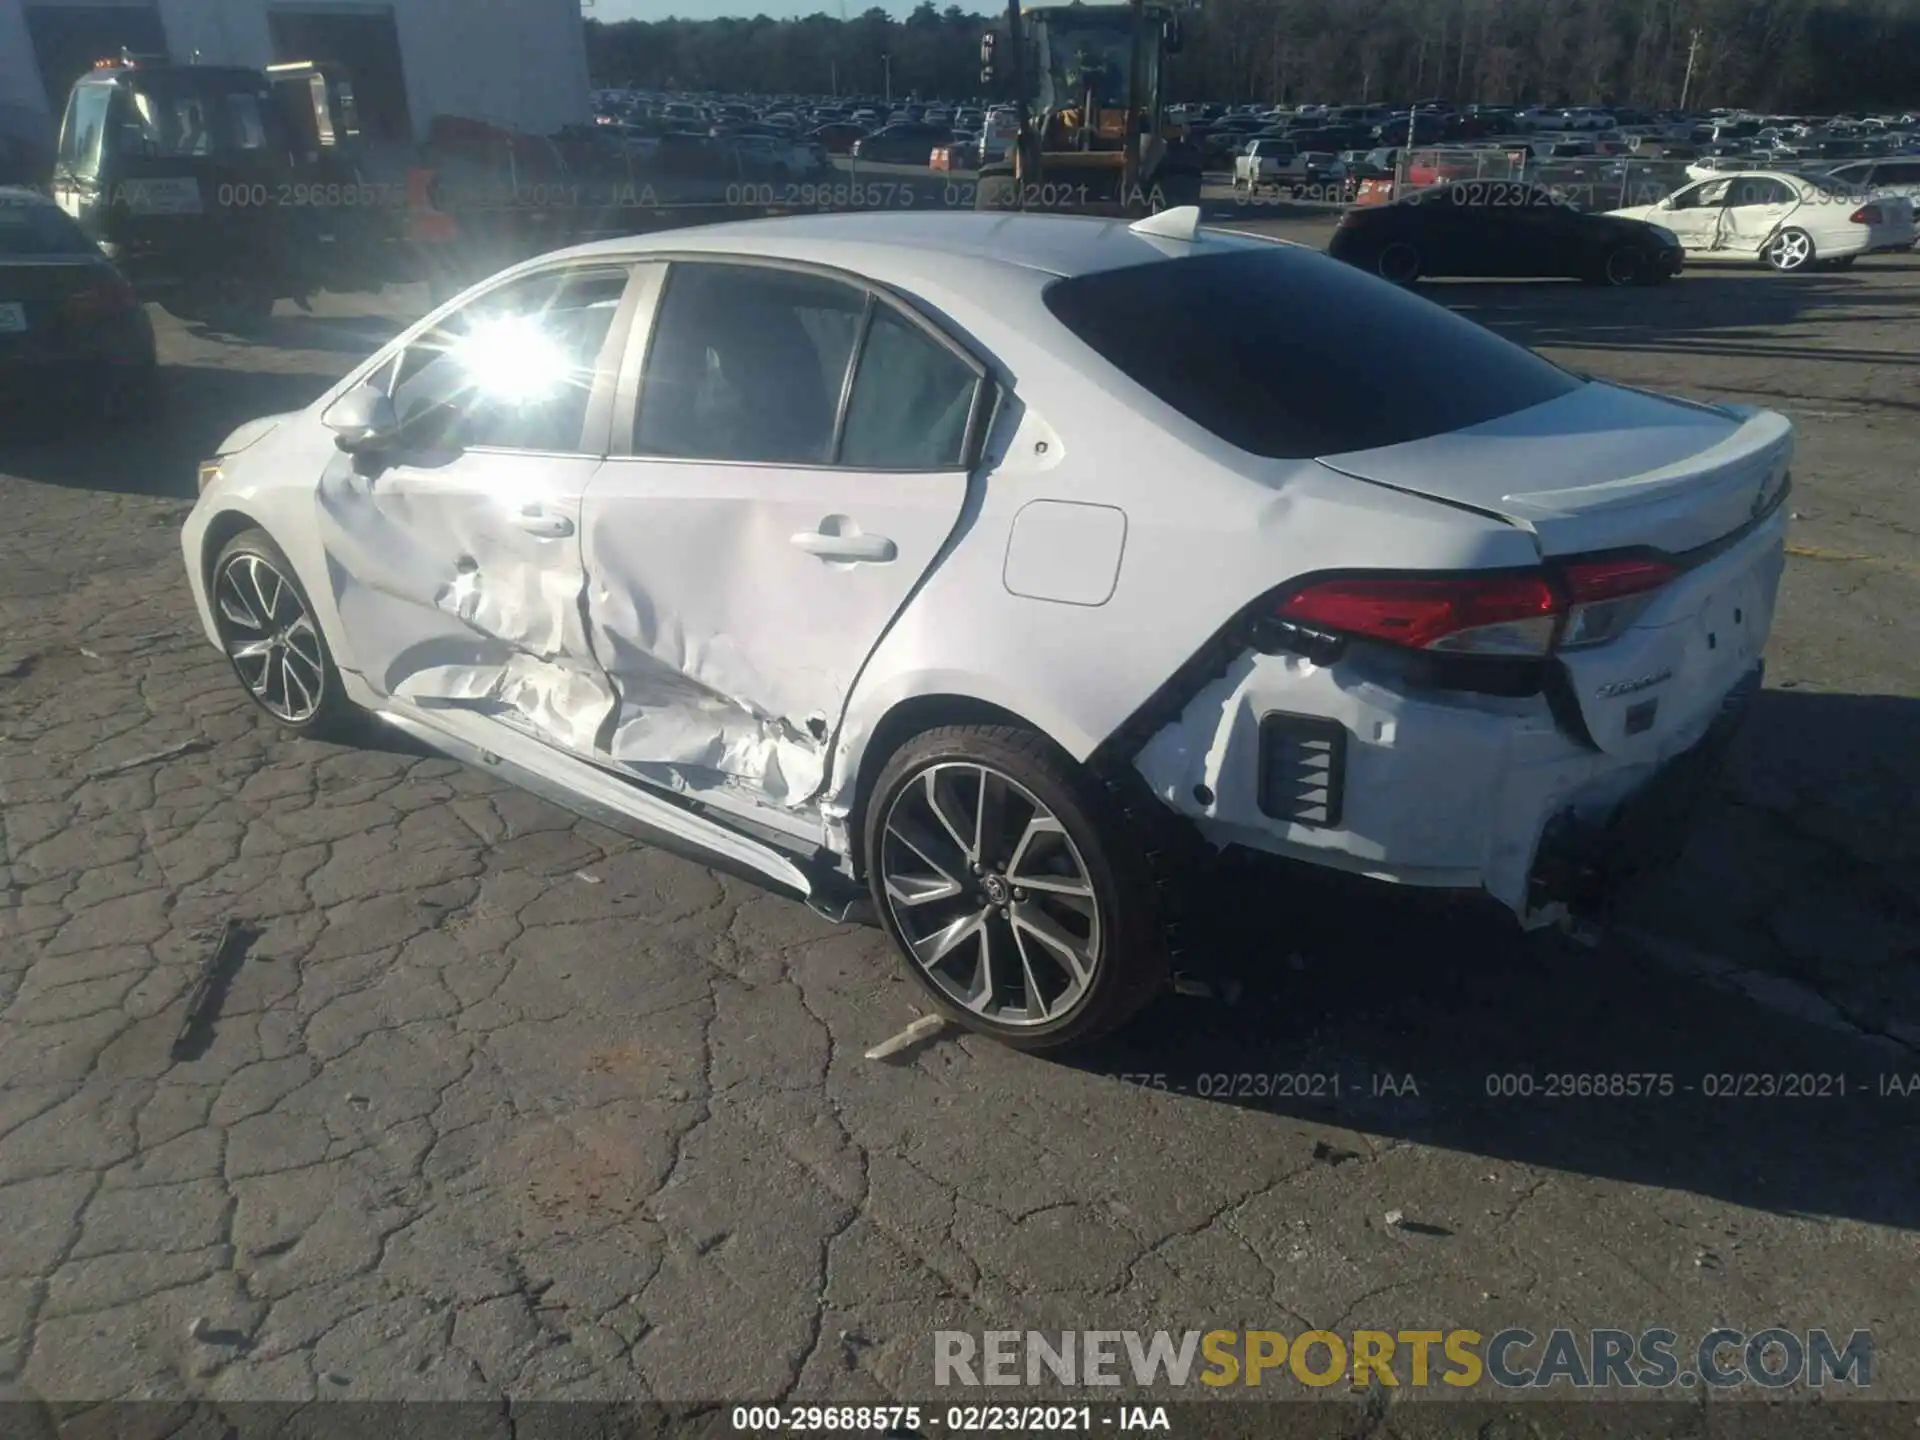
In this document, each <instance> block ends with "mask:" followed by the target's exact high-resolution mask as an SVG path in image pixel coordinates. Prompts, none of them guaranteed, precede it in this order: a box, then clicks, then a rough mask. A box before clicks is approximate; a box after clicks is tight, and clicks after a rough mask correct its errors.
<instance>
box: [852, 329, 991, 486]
mask: <svg viewBox="0 0 1920 1440" xmlns="http://www.w3.org/2000/svg"><path fill="white" fill-rule="evenodd" d="M978 383H979V382H978V378H977V377H976V376H975V375H974V372H973V367H972V366H970V365H968V364H967V363H966V362H965V361H964V360H962V359H961V358H960V357H959V356H958V355H955V354H954V353H953V352H952V351H951V350H949V349H947V347H946V346H944V345H942V344H940V343H939V342H938V341H935V340H933V339H932V338H930V337H929V336H927V335H925V334H923V333H922V332H921V331H920V330H919V329H918V328H917V327H915V326H914V325H913V324H911V323H910V322H908V321H906V320H904V319H902V318H901V317H900V316H899V315H897V314H895V313H894V312H893V310H892V309H890V308H889V307H887V306H884V305H882V306H880V307H878V308H877V309H875V311H874V312H873V324H872V326H871V328H869V329H868V331H867V343H866V346H865V348H864V349H862V351H861V353H860V368H859V369H858V370H857V371H855V372H854V378H853V395H852V399H851V401H850V402H849V404H848V406H847V422H846V433H845V434H844V435H843V436H842V438H841V441H840V463H841V464H842V465H843V466H847V467H849V468H851V469H855V470H950V469H958V468H960V466H961V465H962V464H963V463H964V461H963V456H964V454H965V451H966V445H967V417H968V416H970V415H971V414H972V413H973V396H974V391H975V389H976V388H977V386H978Z"/></svg>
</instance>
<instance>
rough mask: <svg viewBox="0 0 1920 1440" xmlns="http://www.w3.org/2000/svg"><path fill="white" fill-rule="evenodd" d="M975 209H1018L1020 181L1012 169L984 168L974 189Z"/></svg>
mask: <svg viewBox="0 0 1920 1440" xmlns="http://www.w3.org/2000/svg"><path fill="white" fill-rule="evenodd" d="M973 208H974V209H975V210H999V211H1008V210H1018V209H1019V208H1020V182H1019V181H1018V180H1016V179H1015V178H1014V174H1013V171H1011V170H982V171H981V172H980V180H979V183H978V184H976V185H975V186H974V189H973Z"/></svg>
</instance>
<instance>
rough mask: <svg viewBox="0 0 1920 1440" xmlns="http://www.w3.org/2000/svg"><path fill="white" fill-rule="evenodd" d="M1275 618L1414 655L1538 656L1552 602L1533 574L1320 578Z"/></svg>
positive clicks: (1548, 637)
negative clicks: (1441, 652) (1428, 652)
mask: <svg viewBox="0 0 1920 1440" xmlns="http://www.w3.org/2000/svg"><path fill="white" fill-rule="evenodd" d="M1277 613H1278V615H1279V617H1280V618H1281V619H1282V620H1288V621H1292V622H1293V623H1295V624H1297V625H1304V626H1307V627H1309V628H1310V629H1315V630H1328V631H1332V632H1334V633H1336V634H1340V635H1352V636H1357V637H1359V638H1362V639H1367V640H1379V641H1384V642H1385V643H1386V644H1389V645H1400V646H1405V647H1407V648H1409V649H1414V650H1447V651H1458V652H1464V653H1469V654H1482V655H1545V654H1546V653H1547V652H1548V650H1549V649H1551V648H1552V645H1553V635H1554V631H1555V629H1556V628H1557V627H1558V625H1559V621H1560V600H1559V597H1558V596H1556V595H1555V594H1554V592H1553V588H1552V587H1551V586H1550V585H1549V584H1548V583H1547V579H1546V576H1544V575H1542V574H1541V573H1540V572H1538V571H1534V570H1523V571H1515V572H1513V573H1511V574H1504V575H1464V576H1452V575H1448V576H1434V577H1432V578H1424V577H1423V578H1420V579H1403V578H1387V577H1381V578H1377V579H1372V578H1356V579H1345V580H1323V581H1320V582H1319V583H1318V584H1314V585H1309V586H1307V587H1306V588H1305V589H1303V590H1297V591H1295V592H1294V593H1293V594H1292V595H1290V596H1289V597H1288V598H1287V599H1285V600H1283V601H1282V602H1281V603H1280V606H1279V610H1278V612H1277Z"/></svg>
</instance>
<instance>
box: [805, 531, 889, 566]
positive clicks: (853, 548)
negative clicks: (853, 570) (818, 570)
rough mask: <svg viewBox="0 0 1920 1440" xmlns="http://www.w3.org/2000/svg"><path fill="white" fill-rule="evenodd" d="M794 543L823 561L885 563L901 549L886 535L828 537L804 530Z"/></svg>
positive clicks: (817, 532)
mask: <svg viewBox="0 0 1920 1440" xmlns="http://www.w3.org/2000/svg"><path fill="white" fill-rule="evenodd" d="M793 543H794V544H795V545H796V546H798V547H799V548H800V549H802V550H804V551H806V552H807V553H808V554H809V555H818V556H819V557H820V558H821V559H822V560H866V561H873V562H884V561H887V560H891V559H893V557H894V556H896V555H898V554H899V553H900V550H899V547H898V546H896V545H895V544H894V543H893V541H891V540H889V539H887V537H886V536H884V535H826V534H822V533H821V532H820V531H818V530H802V531H801V532H800V533H799V534H797V535H795V536H794V537H793Z"/></svg>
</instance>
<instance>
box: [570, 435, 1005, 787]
mask: <svg viewBox="0 0 1920 1440" xmlns="http://www.w3.org/2000/svg"><path fill="white" fill-rule="evenodd" d="M966 493H967V476H966V474H965V473H964V472H962V471H955V472H953V473H950V474H881V473H863V472H858V471H839V470H823V469H807V468H781V467H776V466H757V465H727V464H713V465H708V464H703V463H700V462H692V461H656V460H648V459H637V458H631V459H621V458H615V459H612V460H609V461H608V462H607V463H606V465H605V466H604V467H603V468H602V469H601V470H600V472H599V473H598V474H597V475H596V476H595V478H594V481H593V484H592V486H591V487H590V489H589V491H588V494H587V498H586V504H585V509H584V514H583V517H582V518H583V523H582V527H581V533H582V537H583V550H584V563H585V567H586V571H587V576H588V581H589V584H588V593H587V610H588V616H589V619H590V621H591V625H592V632H593V643H594V647H595V654H596V655H597V657H598V658H599V660H600V662H601V664H602V666H603V668H604V669H605V670H606V672H607V673H608V674H609V675H610V676H611V677H612V680H613V683H614V686H615V689H616V692H617V696H618V699H617V714H616V716H615V719H614V721H613V725H612V728H611V730H610V732H609V741H608V746H607V751H608V754H609V756H610V758H612V759H614V760H616V761H618V762H620V763H622V764H624V765H627V766H629V767H631V768H634V769H635V770H637V771H638V772H639V773H642V774H644V775H647V776H648V778H653V779H661V778H669V777H670V778H672V779H674V780H677V781H679V782H681V783H684V784H686V785H688V786H690V787H692V788H700V787H703V786H709V785H711V786H726V787H729V788H734V789H740V788H745V789H746V790H747V791H749V792H750V793H751V794H752V796H753V798H755V799H756V800H762V801H765V802H767V803H770V804H773V805H777V806H782V807H785V808H789V809H791V808H796V807H799V806H801V805H804V804H805V803H806V802H807V801H808V800H810V799H811V798H813V796H814V795H815V794H817V793H818V791H819V789H820V786H821V783H822V780H823V779H824V776H825V770H826V761H827V756H828V755H829V754H830V747H831V742H832V739H833V735H834V733H835V731H837V729H838V728H839V724H840V717H841V714H842V712H843V711H844V709H845V707H846V702H847V697H848V695H849V694H850V693H851V691H852V689H853V686H854V683H855V681H856V680H857V678H858V676H859V673H860V671H861V669H862V668H863V667H864V666H865V664H866V662H867V658H868V656H869V655H871V654H872V652H873V649H874V647H875V646H876V645H877V644H878V643H879V641H880V638H881V637H882V636H883V635H884V634H886V632H887V630H888V627H889V626H890V625H892V624H893V623H895V619H896V616H897V615H898V614H899V612H900V610H901V607H902V606H903V605H905V603H906V601H907V600H908V598H909V596H910V595H911V594H912V593H913V591H914V588H915V587H916V586H917V585H918V583H919V581H920V578H921V577H922V576H923V575H924V574H925V573H926V572H927V570H928V569H929V567H931V566H932V564H933V562H934V560H935V558H936V557H937V556H938V555H939V553H940V551H941V547H942V546H943V545H944V544H945V543H946V541H947V538H948V536H949V535H950V534H951V533H952V531H953V528H954V525H955V523H956V521H957V520H958V518H959V515H960V511H961V508H962V506H963V504H964V503H965V500H966ZM823 534H824V535H828V536H844V537H847V538H848V539H849V540H850V541H853V542H856V543H855V544H854V545H853V546H852V548H858V544H857V542H858V541H860V540H861V539H863V538H864V539H867V540H870V541H872V542H874V543H876V544H878V543H884V546H885V547H888V548H889V549H890V554H891V558H888V559H885V560H877V561H849V560H839V559H834V558H829V557H823V556H822V555H820V554H818V553H815V552H814V551H812V550H809V549H807V548H805V544H804V542H803V541H802V540H801V538H800V537H804V536H809V535H812V536H820V535H823ZM909 614H910V612H909Z"/></svg>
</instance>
